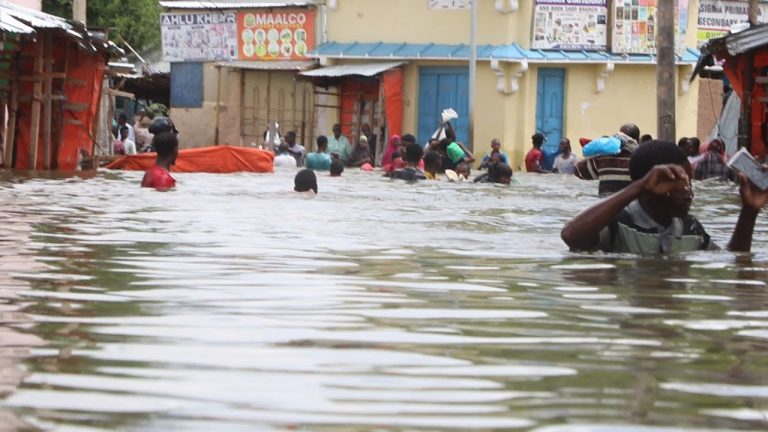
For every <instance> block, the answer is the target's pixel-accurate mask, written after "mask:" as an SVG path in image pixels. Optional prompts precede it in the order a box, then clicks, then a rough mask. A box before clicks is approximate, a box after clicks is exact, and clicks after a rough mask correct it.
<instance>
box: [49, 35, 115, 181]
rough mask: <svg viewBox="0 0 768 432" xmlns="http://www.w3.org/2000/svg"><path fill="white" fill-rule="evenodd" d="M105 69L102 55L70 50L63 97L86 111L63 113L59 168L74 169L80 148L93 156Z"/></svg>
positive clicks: (69, 110)
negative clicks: (64, 95) (94, 136)
mask: <svg viewBox="0 0 768 432" xmlns="http://www.w3.org/2000/svg"><path fill="white" fill-rule="evenodd" d="M105 68H106V63H105V61H104V58H103V57H102V56H100V55H98V54H89V53H86V52H83V51H79V50H74V49H71V50H70V58H69V62H68V63H67V81H66V84H65V85H64V94H66V95H67V103H69V104H70V106H72V107H74V106H87V108H86V109H84V110H74V109H66V108H65V110H64V128H63V130H64V134H63V139H62V141H61V143H60V144H59V152H58V167H59V169H63V170H71V169H74V168H75V165H77V154H78V151H79V149H80V148H81V147H82V148H84V149H86V150H87V151H88V154H91V155H92V154H93V149H94V146H95V144H94V138H93V133H94V130H95V125H96V122H97V119H98V116H97V114H98V109H99V100H100V99H101V91H102V87H103V82H104V81H103V77H104V70H105ZM78 123H80V124H78Z"/></svg>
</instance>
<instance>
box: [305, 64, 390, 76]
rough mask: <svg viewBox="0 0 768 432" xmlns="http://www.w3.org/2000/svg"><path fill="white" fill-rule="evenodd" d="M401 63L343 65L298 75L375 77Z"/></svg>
mask: <svg viewBox="0 0 768 432" xmlns="http://www.w3.org/2000/svg"><path fill="white" fill-rule="evenodd" d="M402 64H403V62H385V63H363V64H345V65H338V66H328V67H323V68H320V69H314V70H311V71H306V72H301V73H300V74H299V75H301V76H305V77H315V78H321V77H326V78H338V77H345V76H365V77H372V76H376V75H378V74H380V73H382V72H384V71H387V70H389V69H393V68H396V67H398V66H400V65H402Z"/></svg>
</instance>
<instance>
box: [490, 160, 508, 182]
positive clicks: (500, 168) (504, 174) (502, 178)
mask: <svg viewBox="0 0 768 432" xmlns="http://www.w3.org/2000/svg"><path fill="white" fill-rule="evenodd" d="M488 179H489V180H491V181H492V182H493V183H499V184H507V185H508V184H510V183H512V168H511V167H510V166H509V165H507V164H505V163H502V162H499V163H495V164H493V165H491V166H490V167H488Z"/></svg>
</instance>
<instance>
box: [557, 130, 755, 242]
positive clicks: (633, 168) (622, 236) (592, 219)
mask: <svg viewBox="0 0 768 432" xmlns="http://www.w3.org/2000/svg"><path fill="white" fill-rule="evenodd" d="M765 169H768V167H765ZM629 172H630V176H631V178H632V183H630V184H629V185H628V186H627V187H626V188H624V189H622V190H621V191H620V192H617V193H615V194H613V195H611V196H610V197H609V198H606V199H604V200H602V201H600V202H599V203H597V204H595V205H594V206H592V207H590V208H588V209H587V210H585V211H583V212H581V213H580V214H579V215H578V216H576V217H575V218H573V219H571V221H570V222H568V223H567V224H566V225H565V227H564V228H563V230H562V232H561V233H560V235H561V237H562V238H563V241H565V243H566V244H567V245H568V247H570V248H571V250H581V251H585V250H586V251H591V250H602V251H604V252H619V253H636V254H659V253H661V254H670V253H680V252H691V251H697V250H713V249H719V248H718V247H717V245H715V244H714V243H713V242H712V241H711V240H710V237H709V235H708V234H707V232H706V231H705V230H704V227H703V226H702V225H701V223H699V221H698V220H697V219H696V218H695V217H693V216H691V215H689V214H688V210H689V209H690V207H691V202H692V200H693V191H692V190H691V175H692V172H691V164H690V163H689V162H688V156H687V155H686V154H685V153H684V152H683V151H682V150H680V148H679V147H678V146H677V145H675V143H671V142H665V141H650V142H647V143H644V144H643V145H641V146H640V147H638V148H637V150H636V151H635V153H634V154H633V155H632V158H631V159H630V161H629ZM739 181H740V183H741V188H740V189H739V193H740V195H741V213H740V214H739V219H738V221H737V222H736V228H735V229H734V230H733V236H732V237H731V241H730V242H729V243H728V249H729V250H732V251H735V252H749V251H750V249H751V247H752V232H753V230H754V228H755V220H756V219H757V215H758V213H760V210H761V209H762V208H763V207H765V204H766V202H768V191H761V190H760V189H759V188H757V187H756V186H755V185H753V184H752V183H750V182H749V180H748V179H747V176H746V175H744V174H739Z"/></svg>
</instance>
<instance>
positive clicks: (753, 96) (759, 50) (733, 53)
mask: <svg viewBox="0 0 768 432" xmlns="http://www.w3.org/2000/svg"><path fill="white" fill-rule="evenodd" d="M701 51H702V54H704V55H703V56H702V58H701V59H700V61H699V66H700V67H702V66H704V65H707V64H712V63H713V62H714V59H717V60H722V61H723V73H725V76H726V77H727V78H728V80H729V81H730V84H731V87H732V88H733V90H734V91H735V92H736V94H737V95H738V97H739V98H740V100H741V101H742V102H741V120H740V124H739V146H741V147H747V149H748V150H749V151H750V152H751V153H752V154H753V155H754V156H756V157H757V158H759V159H764V158H765V156H766V141H768V130H766V124H768V122H767V121H768V24H763V25H757V26H752V27H751V28H749V29H746V30H744V31H741V32H738V33H734V34H730V35H727V36H724V37H721V38H717V39H712V40H710V41H709V42H708V43H707V44H706V45H704V46H703V47H702V48H701ZM697 69H698V67H697Z"/></svg>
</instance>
